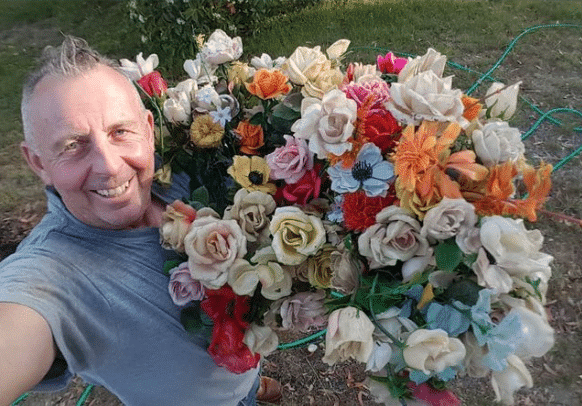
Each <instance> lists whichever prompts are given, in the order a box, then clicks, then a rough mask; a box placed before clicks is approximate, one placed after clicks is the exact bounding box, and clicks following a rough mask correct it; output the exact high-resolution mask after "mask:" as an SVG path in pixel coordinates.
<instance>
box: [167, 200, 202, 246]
mask: <svg viewBox="0 0 582 406" xmlns="http://www.w3.org/2000/svg"><path fill="white" fill-rule="evenodd" d="M195 218H196V210H194V208H193V207H191V206H188V205H187V204H186V203H184V202H182V201H180V200H176V201H174V203H172V204H170V205H168V206H166V211H165V212H163V213H162V225H161V227H160V242H161V244H162V247H164V248H166V249H172V250H174V251H177V252H181V253H184V238H185V237H186V234H188V230H190V224H192V222H193V221H194V219H195Z"/></svg>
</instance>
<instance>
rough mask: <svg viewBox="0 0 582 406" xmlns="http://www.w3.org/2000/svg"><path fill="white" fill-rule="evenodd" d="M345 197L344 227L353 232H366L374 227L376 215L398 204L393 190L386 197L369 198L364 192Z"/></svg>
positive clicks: (347, 194) (343, 205)
mask: <svg viewBox="0 0 582 406" xmlns="http://www.w3.org/2000/svg"><path fill="white" fill-rule="evenodd" d="M343 196H344V201H343V204H342V209H343V213H344V226H345V227H346V228H347V229H348V230H353V231H364V230H365V229H366V228H368V227H370V226H372V225H374V224H375V223H376V214H378V213H379V212H380V211H381V210H382V209H383V208H384V207H388V206H390V205H391V204H394V203H395V202H396V195H395V194H394V191H393V190H392V189H390V190H389V191H388V194H387V195H386V197H381V196H378V197H368V196H366V193H365V192H364V191H363V190H359V191H357V192H355V193H345V194H344V195H343Z"/></svg>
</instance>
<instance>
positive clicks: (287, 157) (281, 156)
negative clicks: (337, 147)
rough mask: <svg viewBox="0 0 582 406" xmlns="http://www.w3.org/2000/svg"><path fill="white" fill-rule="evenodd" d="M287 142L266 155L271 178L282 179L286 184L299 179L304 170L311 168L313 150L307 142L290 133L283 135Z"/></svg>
mask: <svg viewBox="0 0 582 406" xmlns="http://www.w3.org/2000/svg"><path fill="white" fill-rule="evenodd" d="M284 137H285V140H286V141H287V143H286V144H285V146H283V147H279V148H277V149H275V151H273V152H272V153H270V154H269V155H267V156H266V157H265V158H266V160H267V165H269V168H271V179H284V180H285V182H287V183H288V184H293V183H296V182H297V181H299V179H301V178H302V177H303V175H305V172H306V171H308V170H310V169H311V168H313V152H311V151H309V148H308V147H307V142H306V141H305V140H302V139H298V138H295V137H293V136H291V135H284Z"/></svg>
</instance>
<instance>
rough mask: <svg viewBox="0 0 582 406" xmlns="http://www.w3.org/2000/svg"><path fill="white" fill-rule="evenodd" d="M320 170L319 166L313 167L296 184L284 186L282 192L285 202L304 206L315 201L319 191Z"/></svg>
mask: <svg viewBox="0 0 582 406" xmlns="http://www.w3.org/2000/svg"><path fill="white" fill-rule="evenodd" d="M320 169H321V168H320V167H319V165H315V167H314V168H313V169H311V170H309V171H307V172H306V173H305V175H303V177H302V178H301V179H300V180H299V181H298V182H297V183H294V184H292V185H285V187H284V188H283V190H282V194H283V197H284V198H285V200H287V201H288V202H289V203H297V204H300V205H302V206H304V205H306V204H307V202H308V201H310V200H311V199H317V198H318V197H319V192H320V190H321V178H320V177H319V171H320Z"/></svg>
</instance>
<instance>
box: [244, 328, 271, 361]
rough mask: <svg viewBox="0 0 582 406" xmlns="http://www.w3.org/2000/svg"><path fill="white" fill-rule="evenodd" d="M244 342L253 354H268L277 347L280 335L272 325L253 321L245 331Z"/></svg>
mask: <svg viewBox="0 0 582 406" xmlns="http://www.w3.org/2000/svg"><path fill="white" fill-rule="evenodd" d="M243 343H244V344H245V345H246V346H247V347H249V350H251V352H252V353H253V354H257V353H259V354H261V355H262V356H267V355H269V354H271V353H272V352H273V351H275V350H276V349H277V346H278V345H279V337H278V336H277V334H276V333H275V332H274V331H273V330H272V329H271V328H270V327H267V326H259V325H258V324H256V323H251V326H250V327H249V328H248V329H247V331H246V332H245V336H244V338H243Z"/></svg>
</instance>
